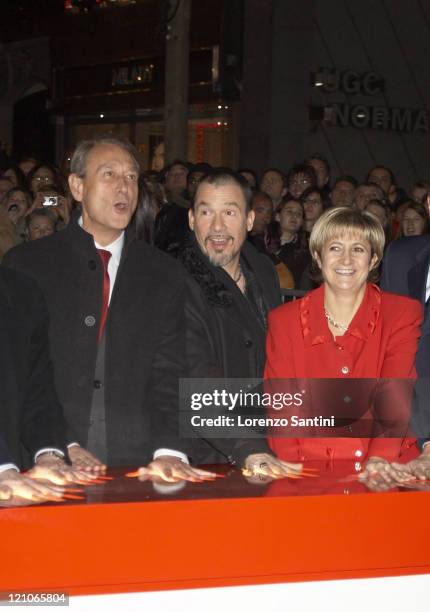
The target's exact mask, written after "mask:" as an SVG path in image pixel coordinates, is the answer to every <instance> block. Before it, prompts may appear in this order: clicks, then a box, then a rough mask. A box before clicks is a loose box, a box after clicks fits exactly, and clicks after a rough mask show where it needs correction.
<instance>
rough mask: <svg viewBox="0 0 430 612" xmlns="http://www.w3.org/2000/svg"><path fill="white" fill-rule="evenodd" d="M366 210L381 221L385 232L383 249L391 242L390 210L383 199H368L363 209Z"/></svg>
mask: <svg viewBox="0 0 430 612" xmlns="http://www.w3.org/2000/svg"><path fill="white" fill-rule="evenodd" d="M364 210H365V211H366V212H369V213H371V214H372V215H373V216H374V217H376V218H377V219H378V221H379V222H380V223H381V225H382V228H383V230H384V234H385V246H384V249H386V248H387V245H388V244H389V243H390V242H391V239H392V234H391V223H390V220H391V210H390V207H389V206H388V204H387V203H386V202H385V200H370V201H369V202H368V203H367V204H366V208H365V209H364Z"/></svg>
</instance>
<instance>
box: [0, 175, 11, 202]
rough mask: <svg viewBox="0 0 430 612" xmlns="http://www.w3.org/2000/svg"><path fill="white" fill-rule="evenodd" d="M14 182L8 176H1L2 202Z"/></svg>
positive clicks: (0, 197) (0, 199) (0, 196)
mask: <svg viewBox="0 0 430 612" xmlns="http://www.w3.org/2000/svg"><path fill="white" fill-rule="evenodd" d="M13 186H14V185H13V183H12V181H11V180H10V178H8V177H7V176H0V202H1V201H2V200H3V198H4V196H5V195H6V193H7V192H8V191H9V190H10V189H12V188H13Z"/></svg>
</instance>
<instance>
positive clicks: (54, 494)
mask: <svg viewBox="0 0 430 612" xmlns="http://www.w3.org/2000/svg"><path fill="white" fill-rule="evenodd" d="M0 487H1V488H2V489H3V495H4V496H6V495H8V496H9V498H8V499H7V500H6V505H11V506H13V505H21V502H22V501H23V500H25V501H26V502H27V503H40V502H44V501H60V500H61V499H62V497H63V495H64V492H65V489H64V487H63V486H60V485H57V484H53V483H50V482H46V481H43V482H40V481H37V480H33V479H32V478H30V477H29V476H27V475H24V474H21V473H20V472H17V471H16V470H14V469H11V470H5V471H4V472H1V473H0ZM3 499H4V497H3Z"/></svg>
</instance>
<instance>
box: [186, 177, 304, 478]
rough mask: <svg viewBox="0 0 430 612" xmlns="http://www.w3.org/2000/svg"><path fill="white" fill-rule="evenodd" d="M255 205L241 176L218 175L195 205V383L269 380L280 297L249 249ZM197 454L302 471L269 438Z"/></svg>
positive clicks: (190, 249) (190, 358) (191, 262)
mask: <svg viewBox="0 0 430 612" xmlns="http://www.w3.org/2000/svg"><path fill="white" fill-rule="evenodd" d="M251 197H252V192H251V188H250V186H249V184H248V183H247V181H246V180H245V179H244V178H243V177H242V176H240V175H239V174H236V173H234V172H232V171H230V170H227V169H223V168H219V169H215V170H212V171H211V172H209V173H208V174H207V175H206V176H205V177H204V178H203V179H202V180H201V181H200V183H199V185H198V187H197V190H196V193H195V195H194V199H193V201H192V204H191V209H190V211H189V222H190V228H191V230H192V232H193V233H192V235H191V238H190V240H189V241H188V242H187V243H186V244H185V245H184V246H183V248H182V250H181V251H180V254H179V260H180V261H181V262H182V264H183V266H184V267H185V268H186V270H187V271H188V272H189V274H190V278H189V279H188V290H189V291H188V299H187V302H186V309H185V312H186V334H187V336H186V347H187V363H188V372H189V376H191V377H193V378H222V379H224V378H260V377H262V375H263V369H264V361H265V340H266V322H267V313H268V312H269V311H270V310H271V309H272V308H275V307H276V306H278V305H280V303H281V295H280V289H279V282H278V278H277V274H276V271H275V268H274V267H273V265H272V263H271V261H270V260H269V259H268V258H267V257H266V256H265V255H263V254H260V253H259V252H258V251H257V250H256V249H255V248H254V247H253V246H252V245H251V244H250V243H249V242H247V241H246V237H247V232H248V231H250V230H251V228H252V224H253V221H254V212H253V211H252V210H251V208H250V203H251ZM262 411H264V408H263V409H262ZM261 416H264V412H262V413H261ZM196 447H197V449H196V450H195V452H194V456H193V460H194V461H195V462H197V463H220V462H223V463H225V462H231V463H233V462H235V463H237V464H239V465H243V466H244V467H246V468H248V469H249V470H250V471H252V472H254V473H255V472H256V471H257V472H258V471H259V472H261V473H262V474H265V475H267V476H275V475H276V476H279V475H283V476H286V475H288V474H291V473H292V472H298V471H300V466H299V465H298V464H288V463H285V462H283V461H280V460H278V459H276V458H275V457H274V456H273V454H272V452H271V451H270V449H269V447H268V445H267V443H266V440H265V438H264V437H260V438H252V439H251V438H250V439H241V440H238V439H231V438H230V439H228V438H226V439H218V438H217V439H214V438H211V439H203V438H201V439H200V441H199V444H198V445H196Z"/></svg>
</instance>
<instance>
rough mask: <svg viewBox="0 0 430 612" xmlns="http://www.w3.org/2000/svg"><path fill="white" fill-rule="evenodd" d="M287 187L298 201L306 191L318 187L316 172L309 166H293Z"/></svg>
mask: <svg viewBox="0 0 430 612" xmlns="http://www.w3.org/2000/svg"><path fill="white" fill-rule="evenodd" d="M287 186H288V193H289V194H290V195H291V196H292V197H293V198H295V199H296V200H298V199H299V198H300V196H301V195H302V193H303V192H304V191H306V189H309V187H316V186H317V175H316V173H315V170H314V169H313V167H312V166H309V165H308V164H297V165H296V166H293V167H292V168H291V170H290V171H289V173H288V179H287Z"/></svg>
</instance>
